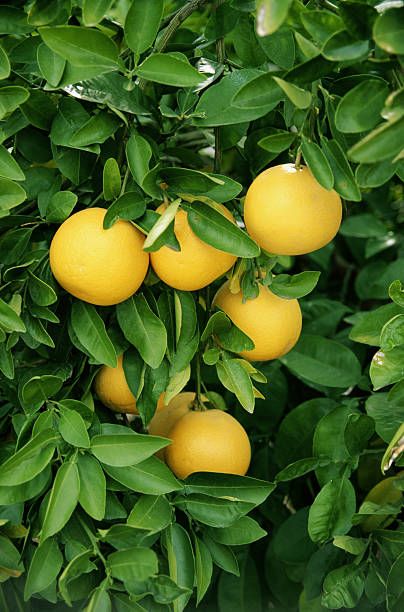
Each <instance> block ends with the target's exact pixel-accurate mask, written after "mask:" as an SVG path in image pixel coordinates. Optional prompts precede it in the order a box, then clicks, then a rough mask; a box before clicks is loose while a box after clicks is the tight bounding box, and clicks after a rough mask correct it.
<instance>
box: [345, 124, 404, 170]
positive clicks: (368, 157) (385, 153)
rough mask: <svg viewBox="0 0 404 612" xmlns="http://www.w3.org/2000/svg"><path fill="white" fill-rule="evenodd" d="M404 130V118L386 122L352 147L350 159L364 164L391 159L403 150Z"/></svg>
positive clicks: (349, 152) (349, 154) (349, 153)
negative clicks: (403, 136) (403, 137)
mask: <svg viewBox="0 0 404 612" xmlns="http://www.w3.org/2000/svg"><path fill="white" fill-rule="evenodd" d="M403 130H404V116H402V117H398V118H396V119H395V120H393V121H385V122H384V123H382V124H381V125H379V127H377V128H376V129H375V130H373V131H372V132H370V133H369V134H367V135H366V136H365V137H364V138H362V140H360V141H359V142H357V143H356V144H355V145H354V146H353V147H351V148H350V149H349V151H348V157H349V158H350V159H352V160H353V161H355V162H360V163H363V164H373V163H375V162H378V161H383V160H385V159H391V158H392V157H394V156H395V155H397V154H398V153H400V151H401V149H402V145H403V139H402V135H403Z"/></svg>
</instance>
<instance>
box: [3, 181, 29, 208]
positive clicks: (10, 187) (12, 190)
mask: <svg viewBox="0 0 404 612" xmlns="http://www.w3.org/2000/svg"><path fill="white" fill-rule="evenodd" d="M26 199H27V194H26V193H25V190H24V189H23V188H22V187H21V185H19V184H18V183H14V181H10V179H7V178H0V213H1V211H6V210H10V209H11V208H14V207H15V206H18V205H19V204H21V203H22V202H24V201H25V200H26Z"/></svg>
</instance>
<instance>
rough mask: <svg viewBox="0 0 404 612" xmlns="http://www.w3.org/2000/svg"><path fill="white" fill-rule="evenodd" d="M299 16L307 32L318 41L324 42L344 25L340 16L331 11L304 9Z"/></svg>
mask: <svg viewBox="0 0 404 612" xmlns="http://www.w3.org/2000/svg"><path fill="white" fill-rule="evenodd" d="M301 18H302V22H303V25H304V27H305V29H306V30H307V32H308V33H309V34H310V35H311V36H312V37H313V38H314V40H315V41H316V42H319V43H324V42H325V41H326V40H328V39H329V38H330V37H331V36H332V34H335V33H336V32H338V31H339V30H342V29H343V27H344V22H343V21H342V19H341V17H340V16H339V15H336V14H335V13H332V12H331V11H325V10H316V9H315V10H311V11H304V12H302V15H301Z"/></svg>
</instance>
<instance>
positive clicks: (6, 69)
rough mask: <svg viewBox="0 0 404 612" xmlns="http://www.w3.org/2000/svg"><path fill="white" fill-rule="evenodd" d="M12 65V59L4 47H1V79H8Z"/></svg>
mask: <svg viewBox="0 0 404 612" xmlns="http://www.w3.org/2000/svg"><path fill="white" fill-rule="evenodd" d="M10 71H11V67H10V60H9V59H8V55H7V53H6V52H5V51H4V49H3V47H0V80H2V79H7V77H8V76H9V75H10Z"/></svg>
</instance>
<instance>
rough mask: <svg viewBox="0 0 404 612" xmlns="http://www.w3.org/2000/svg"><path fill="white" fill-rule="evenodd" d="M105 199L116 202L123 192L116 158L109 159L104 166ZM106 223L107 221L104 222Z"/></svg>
mask: <svg viewBox="0 0 404 612" xmlns="http://www.w3.org/2000/svg"><path fill="white" fill-rule="evenodd" d="M102 184H103V192H104V198H105V199H106V200H114V199H115V198H117V197H118V196H119V194H120V192H121V172H120V170H119V166H118V162H117V161H116V159H115V158H114V157H109V158H108V159H107V161H106V162H105V165H104V170H103V174H102ZM104 223H105V220H104Z"/></svg>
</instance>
